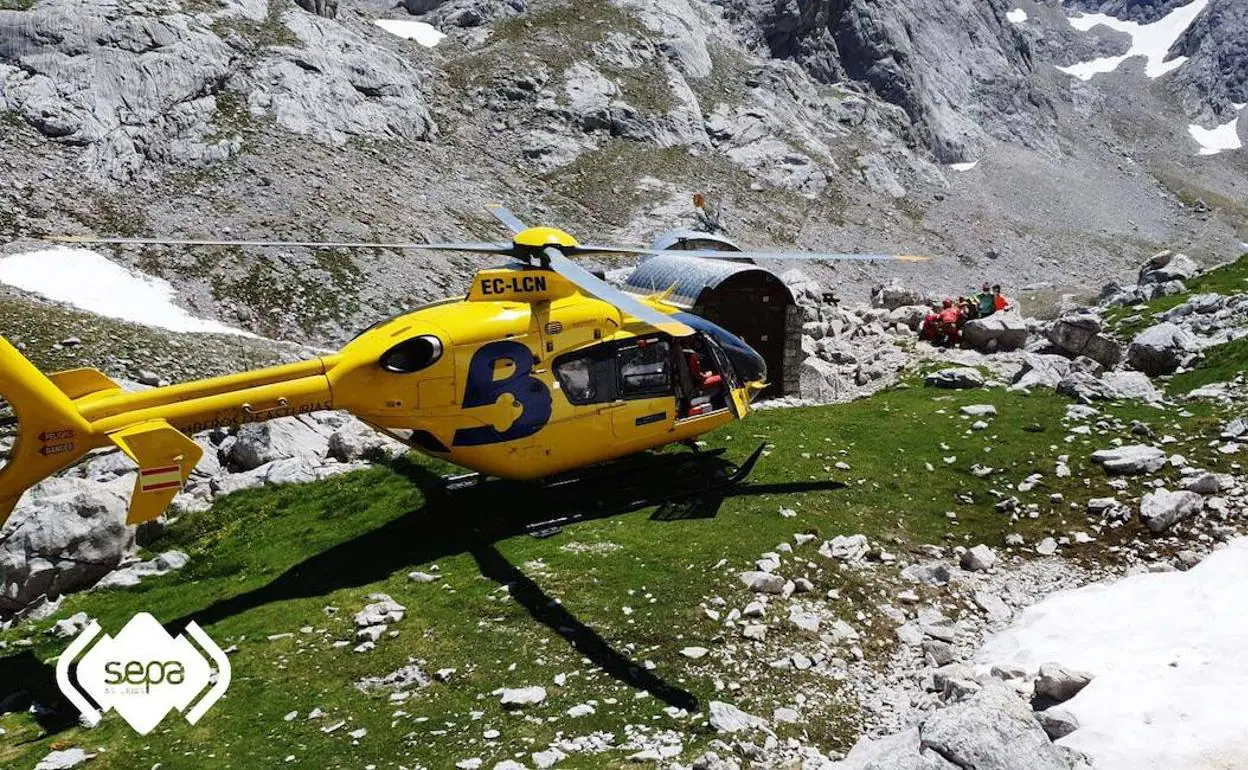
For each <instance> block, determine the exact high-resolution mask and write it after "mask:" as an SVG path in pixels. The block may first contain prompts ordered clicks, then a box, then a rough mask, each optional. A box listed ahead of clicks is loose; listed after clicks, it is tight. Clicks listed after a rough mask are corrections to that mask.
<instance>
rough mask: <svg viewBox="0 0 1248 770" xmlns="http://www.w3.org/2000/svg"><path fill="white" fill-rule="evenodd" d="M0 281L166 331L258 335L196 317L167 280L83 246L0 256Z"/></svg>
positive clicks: (99, 312) (55, 299)
mask: <svg viewBox="0 0 1248 770" xmlns="http://www.w3.org/2000/svg"><path fill="white" fill-rule="evenodd" d="M0 283H7V284H8V285H10V286H15V287H17V288H19V289H22V290H23V291H29V292H32V293H34V294H39V295H42V296H44V297H46V298H48V299H50V300H54V301H56V302H64V303H66V304H69V305H73V306H74V307H76V308H79V309H80V310H86V311H88V312H91V313H95V314H96V315H102V316H107V317H109V318H117V319H120V320H122V321H130V322H132V323H138V324H144V325H146V326H155V327H158V328H161V329H168V330H169V331H174V332H201V333H212V334H236V335H240V336H243V337H255V336H256V335H254V334H250V333H248V332H245V331H243V330H242V329H235V328H234V327H232V326H226V325H225V324H223V323H218V322H217V321H209V320H206V319H203V318H196V317H195V316H193V315H191V314H190V313H188V312H186V311H185V310H183V309H182V308H180V307H178V306H177V305H175V304H174V303H173V296H174V291H173V287H172V286H170V285H169V283H168V282H167V281H164V280H162V279H160V278H153V277H152V276H149V275H144V274H142V273H139V272H135V271H133V270H129V269H127V268H125V267H122V266H121V265H119V264H117V263H116V262H112V261H111V260H109V259H108V258H107V257H105V256H103V255H101V254H97V253H95V252H94V251H88V250H86V249H73V248H68V247H64V246H56V247H53V248H50V249H40V250H39V251H27V252H22V253H18V254H13V255H11V256H7V257H3V258H0Z"/></svg>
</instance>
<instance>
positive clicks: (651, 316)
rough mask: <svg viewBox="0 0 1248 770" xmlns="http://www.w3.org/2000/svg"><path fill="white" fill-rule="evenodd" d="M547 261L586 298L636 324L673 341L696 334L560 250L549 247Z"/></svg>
mask: <svg viewBox="0 0 1248 770" xmlns="http://www.w3.org/2000/svg"><path fill="white" fill-rule="evenodd" d="M546 257H547V259H549V260H550V267H551V269H552V270H554V271H555V272H557V273H559V274H560V275H562V276H563V277H564V278H567V279H568V280H569V281H571V282H572V283H574V284H576V285H577V286H579V287H580V288H581V289H583V290H584V291H585V292H586V293H587V294H591V295H593V296H595V297H597V298H598V299H600V300H602V301H603V302H607V303H609V304H612V305H614V306H615V307H617V308H619V309H620V310H622V311H624V312H625V313H627V314H629V315H631V316H632V317H634V318H636V319H637V320H639V321H642V322H644V323H647V324H649V325H651V326H653V327H654V328H656V329H658V330H659V331H661V332H666V333H667V334H670V335H672V336H673V337H685V336H687V335H690V334H693V329H692V328H690V327H689V326H686V325H685V324H683V323H681V322H680V321H677V320H676V319H675V318H672V317H671V316H669V315H665V314H663V313H660V312H659V311H657V310H655V309H654V308H652V307H650V306H648V305H645V304H642V303H641V301H639V300H638V299H636V298H635V297H631V296H629V295H628V294H625V293H624V292H622V291H620V290H619V289H617V288H615V287H614V286H611V285H610V284H608V283H607V282H606V281H603V280H602V279H600V278H598V276H596V275H594V274H593V273H591V272H589V271H588V270H586V269H585V268H583V267H581V266H580V265H578V264H576V263H575V262H573V261H572V260H570V259H568V258H567V257H565V256H564V255H563V252H561V251H559V249H556V248H554V247H548V248H547V249H546Z"/></svg>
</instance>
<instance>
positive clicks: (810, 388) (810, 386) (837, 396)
mask: <svg viewBox="0 0 1248 770" xmlns="http://www.w3.org/2000/svg"><path fill="white" fill-rule="evenodd" d="M800 378H801V379H800V385H799V393H800V394H801V397H802V398H805V399H810V400H813V401H818V402H820V403H835V402H838V401H845V400H847V399H849V398H852V397H853V395H854V386H853V383H852V382H850V381H849V380H848V379H847V378H846V377H845V376H844V375H842V374H841V371H840V370H839V369H837V368H836V366H834V365H833V364H831V363H829V362H828V361H825V360H823V359H822V358H819V357H818V356H810V357H808V358H807V359H806V360H805V361H803V362H802V367H801V374H800Z"/></svg>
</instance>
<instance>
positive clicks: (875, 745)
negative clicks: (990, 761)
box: [832, 727, 957, 770]
mask: <svg viewBox="0 0 1248 770" xmlns="http://www.w3.org/2000/svg"><path fill="white" fill-rule="evenodd" d="M832 768H833V769H834V770H957V765H954V764H951V763H950V762H948V761H947V760H946V759H944V758H943V757H941V756H940V755H939V754H937V753H936V752H934V751H932V750H931V749H928V748H926V747H924V746H923V744H922V741H921V740H920V738H919V728H917V727H912V728H910V729H909V730H905V731H904V732H900V733H896V734H894V735H889V736H886V737H883V738H876V739H874V740H873V739H871V738H866V737H864V738H862V739H860V740H859V741H858V742H857V743H855V744H854V747H853V748H852V749H850V750H849V754H847V755H846V756H845V759H843V760H842V761H840V762H834V763H833V764H832Z"/></svg>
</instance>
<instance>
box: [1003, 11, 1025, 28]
mask: <svg viewBox="0 0 1248 770" xmlns="http://www.w3.org/2000/svg"><path fill="white" fill-rule="evenodd" d="M1005 18H1006V19H1007V20H1008V21H1010V22H1011V23H1013V24H1022V23H1023V22H1025V21H1027V12H1026V11H1024V10H1023V9H1022V8H1015V9H1014V10H1012V11H1010V12H1009V13H1007V14H1005Z"/></svg>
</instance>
